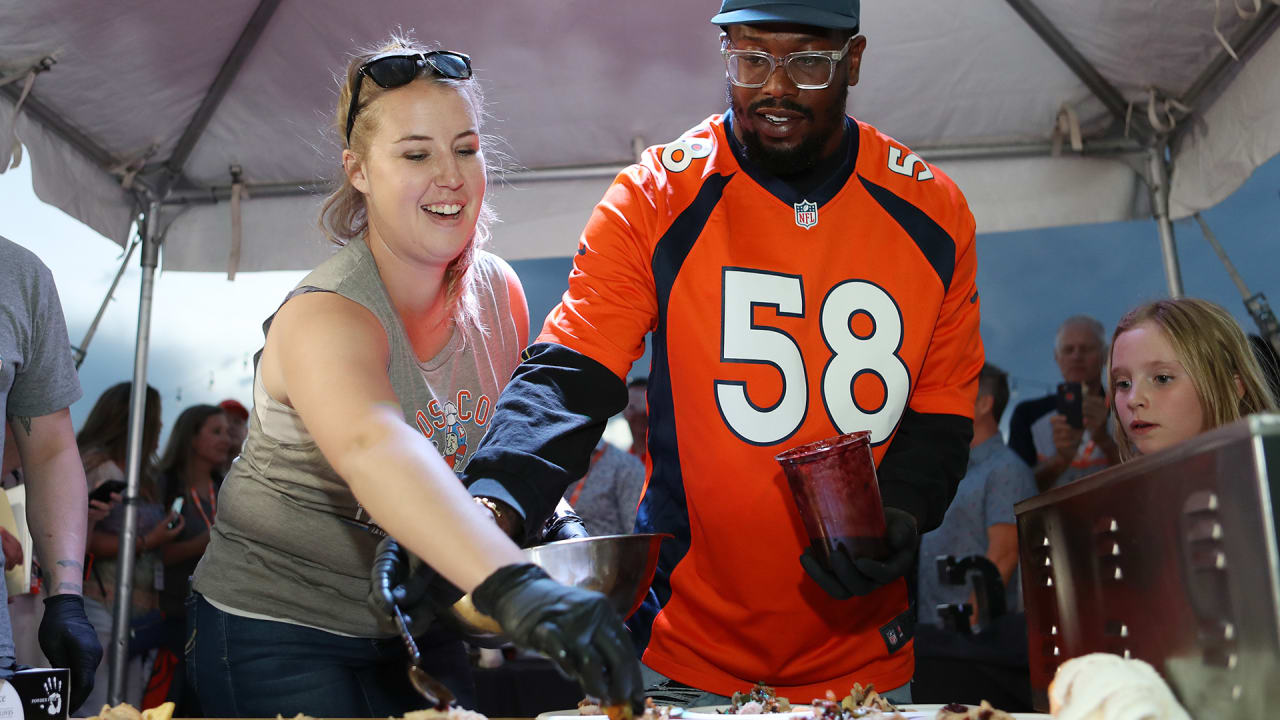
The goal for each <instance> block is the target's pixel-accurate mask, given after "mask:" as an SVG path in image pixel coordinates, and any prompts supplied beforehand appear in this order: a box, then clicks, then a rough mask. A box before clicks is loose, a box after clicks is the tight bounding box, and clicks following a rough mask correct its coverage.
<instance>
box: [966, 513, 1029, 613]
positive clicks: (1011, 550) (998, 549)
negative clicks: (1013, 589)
mask: <svg viewBox="0 0 1280 720" xmlns="http://www.w3.org/2000/svg"><path fill="white" fill-rule="evenodd" d="M987 559H988V560H990V561H991V564H992V565H995V566H996V569H997V570H999V571H1000V580H1001V581H1002V582H1003V583H1004V584H1005V585H1006V586H1008V584H1009V579H1010V578H1011V577H1013V570H1014V568H1016V567H1018V526H1017V525H1014V524H1013V523H996V524H995V525H992V526H990V527H988V528H987ZM969 607H971V608H973V610H972V613H971V614H970V616H969V622H970V623H971V624H974V625H977V624H978V600H977V596H976V595H975V594H974V593H972V592H970V593H969ZM1010 609H1012V608H1010Z"/></svg>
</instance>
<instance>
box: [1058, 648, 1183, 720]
mask: <svg viewBox="0 0 1280 720" xmlns="http://www.w3.org/2000/svg"><path fill="white" fill-rule="evenodd" d="M1049 712H1051V713H1053V716H1054V717H1055V718H1058V720H1103V719H1104V718H1105V720H1129V719H1132V720H1141V719H1143V718H1163V719H1165V720H1191V716H1189V715H1188V714H1187V711H1186V710H1183V709H1182V706H1181V705H1179V704H1178V701H1177V700H1176V699H1175V698H1174V697H1173V692H1172V691H1170V690H1169V686H1168V685H1166V684H1165V682H1164V680H1163V679H1162V678H1161V677H1160V674H1159V673H1157V672H1156V671H1155V668H1153V667H1151V666H1150V665H1148V664H1147V663H1145V662H1143V661H1141V660H1126V659H1124V658H1122V657H1120V656H1119V655H1112V654H1111V653H1092V654H1089V655H1082V656H1080V657H1078V658H1073V659H1071V660H1068V661H1066V662H1064V663H1062V665H1061V666H1059V667H1058V672H1057V673H1055V674H1054V676H1053V682H1051V683H1049Z"/></svg>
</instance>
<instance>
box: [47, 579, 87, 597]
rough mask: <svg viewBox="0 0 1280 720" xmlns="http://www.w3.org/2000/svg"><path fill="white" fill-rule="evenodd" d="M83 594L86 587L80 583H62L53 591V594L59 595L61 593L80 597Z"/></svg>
mask: <svg viewBox="0 0 1280 720" xmlns="http://www.w3.org/2000/svg"><path fill="white" fill-rule="evenodd" d="M83 592H84V587H83V586H82V585H81V584H80V583H73V582H60V583H58V586H57V587H55V588H54V589H53V593H52V594H54V595H57V594H59V593H75V594H77V595H79V594H81V593H83Z"/></svg>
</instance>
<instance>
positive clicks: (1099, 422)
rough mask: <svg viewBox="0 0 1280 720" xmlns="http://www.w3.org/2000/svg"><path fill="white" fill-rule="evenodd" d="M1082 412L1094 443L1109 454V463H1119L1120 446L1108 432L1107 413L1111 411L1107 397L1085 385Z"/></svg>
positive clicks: (1104, 452) (1086, 427)
mask: <svg viewBox="0 0 1280 720" xmlns="http://www.w3.org/2000/svg"><path fill="white" fill-rule="evenodd" d="M1081 412H1082V414H1083V417H1084V427H1085V429H1086V430H1088V431H1089V437H1090V439H1092V440H1093V443H1094V445H1096V446H1097V448H1098V449H1099V450H1101V451H1102V453H1103V454H1104V455H1106V456H1107V464H1108V465H1119V464H1120V448H1119V446H1117V445H1116V441H1115V440H1114V439H1112V437H1111V434H1110V433H1108V432H1107V415H1108V414H1109V413H1110V408H1108V407H1107V399H1106V397H1105V396H1103V395H1099V394H1097V393H1095V392H1093V391H1092V390H1091V389H1090V387H1089V386H1085V390H1084V400H1082V401H1081Z"/></svg>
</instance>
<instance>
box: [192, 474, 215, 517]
mask: <svg viewBox="0 0 1280 720" xmlns="http://www.w3.org/2000/svg"><path fill="white" fill-rule="evenodd" d="M188 492H190V493H191V504H192V505H195V506H196V512H198V513H200V517H201V518H203V519H204V524H205V526H207V527H209V528H212V527H213V519H214V518H215V517H217V515H218V495H217V493H215V492H214V491H213V481H212V480H210V481H209V512H208V513H205V511H204V503H202V502H200V495H198V494H197V493H196V489H195V488H191V490H189V491H188Z"/></svg>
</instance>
